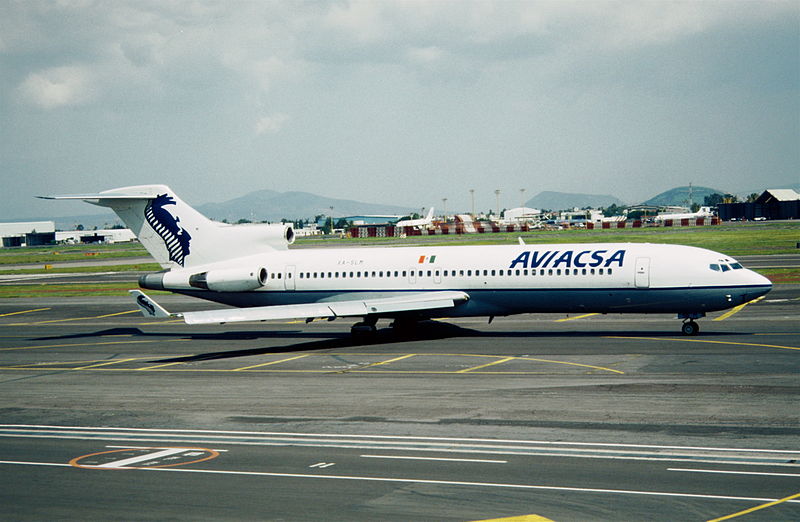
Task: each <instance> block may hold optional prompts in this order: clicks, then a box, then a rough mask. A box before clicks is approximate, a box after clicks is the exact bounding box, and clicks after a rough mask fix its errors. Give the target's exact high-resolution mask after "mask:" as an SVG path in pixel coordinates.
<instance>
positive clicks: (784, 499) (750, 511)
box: [708, 493, 800, 522]
mask: <svg viewBox="0 0 800 522" xmlns="http://www.w3.org/2000/svg"><path fill="white" fill-rule="evenodd" d="M799 497H800V493H795V494H794V495H789V496H788V497H783V498H779V499H778V500H774V501H772V502H767V503H766V504H761V505H760V506H756V507H751V508H750V509H745V510H743V511H737V512H736V513H731V514H730V515H725V516H724V517H719V518H714V519H711V520H709V521H708V522H720V521H722V520H730V519H731V518H736V517H740V516H742V515H747V514H748V513H752V512H753V511H758V510H760V509H765V508H768V507H772V506H774V505H776V504H782V503H784V502H787V501H789V500H794V499H796V498H799Z"/></svg>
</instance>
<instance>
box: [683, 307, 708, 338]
mask: <svg viewBox="0 0 800 522" xmlns="http://www.w3.org/2000/svg"><path fill="white" fill-rule="evenodd" d="M705 316H706V314H705V313H704V312H695V313H691V314H678V319H683V324H682V325H681V333H682V334H683V335H697V334H698V333H699V332H700V325H699V324H697V323H696V322H695V321H694V320H695V319H700V318H701V317H705Z"/></svg>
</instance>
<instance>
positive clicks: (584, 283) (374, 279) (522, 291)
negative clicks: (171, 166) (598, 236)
mask: <svg viewBox="0 0 800 522" xmlns="http://www.w3.org/2000/svg"><path fill="white" fill-rule="evenodd" d="M224 266H225V267H226V268H227V269H229V268H230V267H231V266H233V263H232V262H226V263H225V264H224ZM235 266H238V267H241V268H242V270H248V269H249V270H251V271H252V270H259V269H261V268H265V269H266V271H267V274H268V277H267V280H266V284H264V285H263V286H261V287H259V288H257V289H254V290H253V291H247V292H226V291H221V292H218V291H211V290H206V289H199V288H195V287H193V286H192V285H190V284H189V282H188V281H189V277H190V276H191V275H192V274H196V273H198V272H204V271H208V274H212V273H213V272H214V270H215V269H216V267H215V266H214V265H209V266H204V267H193V268H191V269H181V270H179V271H174V270H173V271H172V272H168V273H165V274H163V273H162V274H150V275H148V276H145V277H143V278H142V280H141V285H142V286H143V287H144V288H153V289H165V290H172V291H176V292H180V293H184V294H187V295H193V296H196V297H200V298H203V299H208V300H212V301H217V302H221V303H226V304H231V305H235V306H265V305H285V304H299V303H313V302H331V301H341V300H350V299H366V298H381V297H391V296H395V295H401V294H402V293H408V292H429V291H436V290H458V291H463V292H465V293H467V294H468V295H469V301H468V302H466V303H463V304H461V305H459V306H457V307H455V308H453V309H448V310H446V311H443V312H442V315H447V316H481V315H489V316H492V315H509V314H515V313H526V312H603V313H608V312H639V313H655V312H669V313H679V314H702V313H705V312H709V311H714V310H722V309H726V308H731V307H733V306H736V305H739V304H742V303H744V302H747V301H750V300H752V299H755V298H756V297H759V296H761V295H764V294H765V293H767V292H768V291H769V290H770V289H771V283H770V282H769V280H767V279H766V278H764V277H763V276H761V275H759V274H756V273H755V272H752V271H751V270H748V269H745V268H742V267H741V265H739V264H738V263H736V261H735V260H733V259H731V258H728V257H727V256H725V255H723V254H719V253H717V252H713V251H710V250H705V249H701V248H695V247H687V246H679V245H662V244H637V243H598V244H561V245H559V244H555V245H537V244H531V245H513V246H445V247H396V248H392V247H381V248H346V249H328V248H322V249H292V250H284V251H273V252H267V253H264V254H260V255H253V256H248V257H246V258H241V259H237V260H236V262H235ZM437 314H438V312H436V311H428V312H426V313H425V314H424V315H425V316H427V317H435V316H437Z"/></svg>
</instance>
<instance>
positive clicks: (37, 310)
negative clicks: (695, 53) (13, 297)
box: [0, 308, 51, 317]
mask: <svg viewBox="0 0 800 522" xmlns="http://www.w3.org/2000/svg"><path fill="white" fill-rule="evenodd" d="M45 310H51V308H34V309H33V310H21V311H19V312H9V313H7V314H0V317H8V316H9V315H19V314H29V313H31V312H43V311H45Z"/></svg>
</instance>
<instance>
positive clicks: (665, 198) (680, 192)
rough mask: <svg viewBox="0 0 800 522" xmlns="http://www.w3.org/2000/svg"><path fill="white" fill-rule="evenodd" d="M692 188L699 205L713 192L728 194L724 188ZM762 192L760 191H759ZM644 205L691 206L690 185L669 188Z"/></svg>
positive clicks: (694, 201)
mask: <svg viewBox="0 0 800 522" xmlns="http://www.w3.org/2000/svg"><path fill="white" fill-rule="evenodd" d="M691 189H692V203H697V204H699V205H702V204H703V200H704V199H705V197H706V196H710V195H711V194H727V192H726V191H724V190H717V189H713V188H708V187H694V186H693V187H691ZM759 194H760V192H759ZM642 204H643V205H653V206H683V207H688V206H689V187H688V186H687V187H675V188H674V189H670V190H667V191H666V192H662V193H661V194H658V195H657V196H653V197H652V198H650V199H648V200H647V201H644V202H643V203H642Z"/></svg>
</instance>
